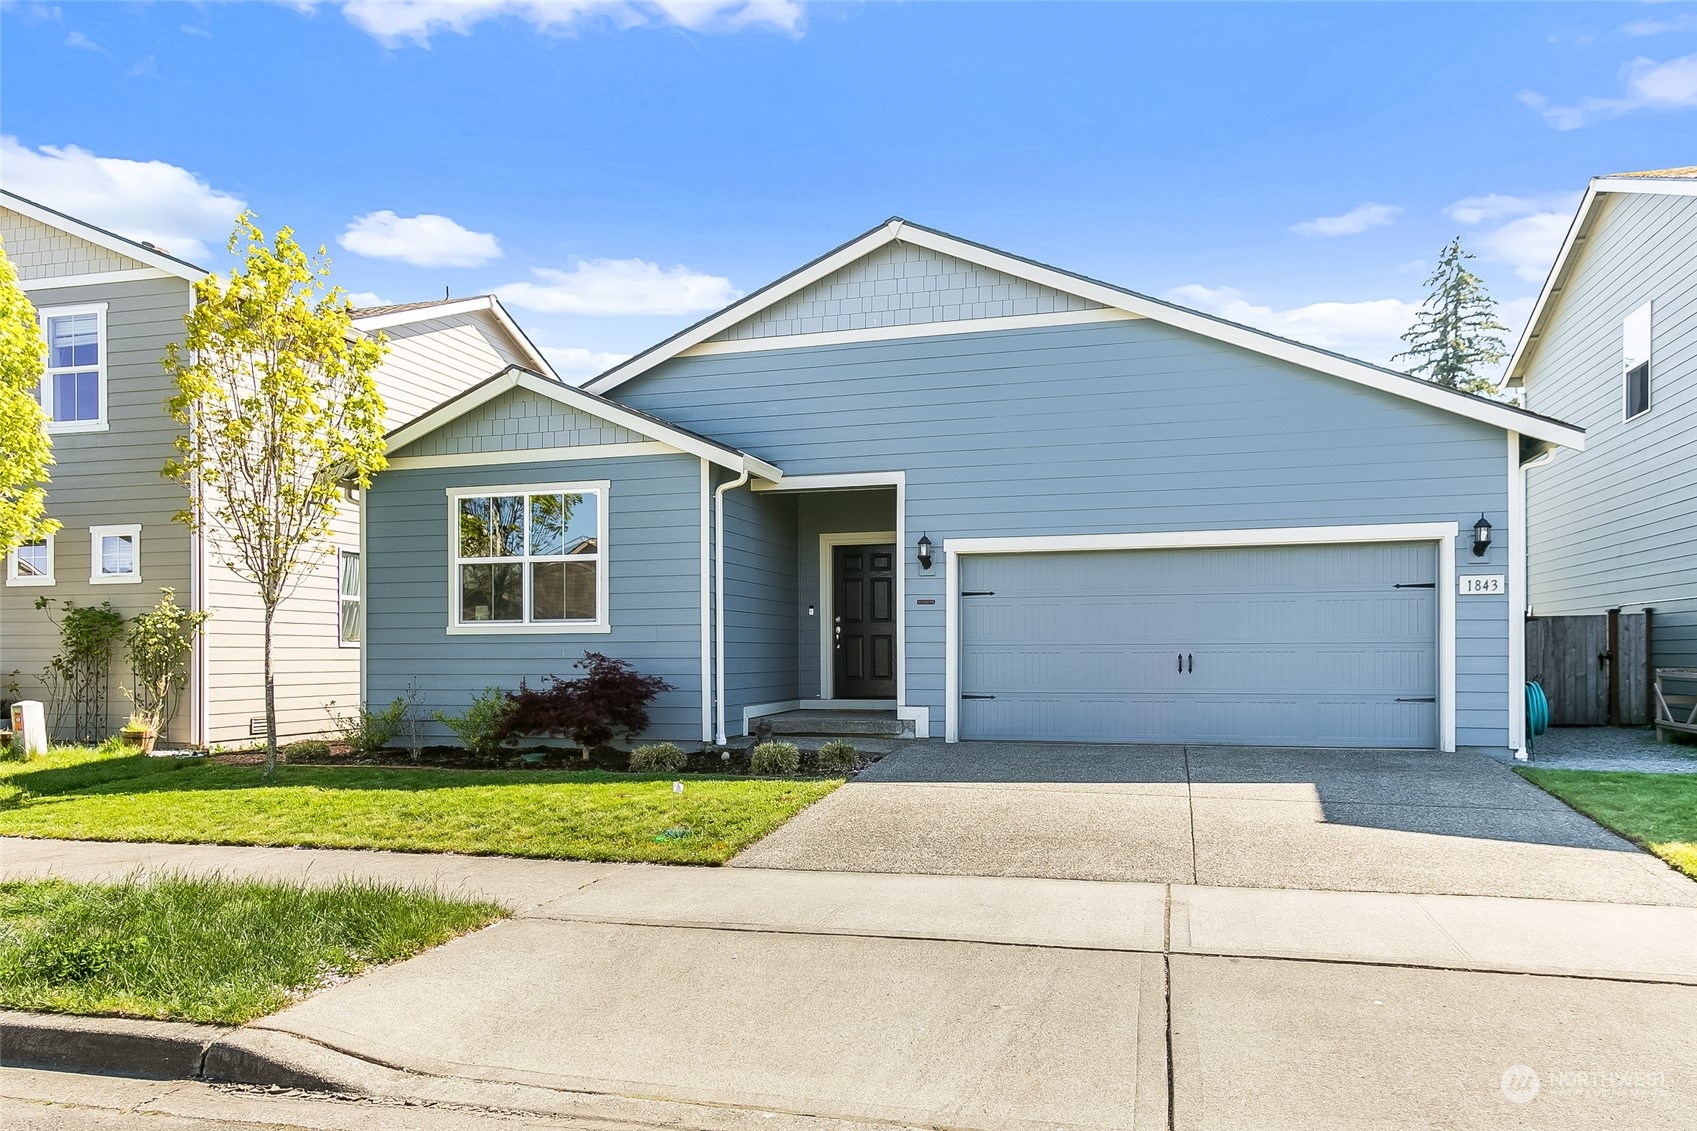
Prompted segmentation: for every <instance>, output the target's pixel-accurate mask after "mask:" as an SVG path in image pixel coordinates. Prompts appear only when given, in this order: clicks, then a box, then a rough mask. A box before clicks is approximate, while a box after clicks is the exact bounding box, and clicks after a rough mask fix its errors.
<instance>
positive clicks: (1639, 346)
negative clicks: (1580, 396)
mask: <svg viewBox="0 0 1697 1131" xmlns="http://www.w3.org/2000/svg"><path fill="white" fill-rule="evenodd" d="M1620 345H1621V351H1620V355H1621V356H1620V375H1621V384H1622V388H1621V394H1620V400H1621V419H1622V420H1631V419H1632V418H1633V417H1635V416H1641V415H1643V414H1644V413H1646V412H1649V411H1650V304H1649V303H1645V304H1644V305H1643V306H1641V307H1639V308H1638V309H1637V310H1634V311H1633V312H1632V313H1631V314H1628V315H1627V316H1626V317H1625V318H1624V319H1622V320H1621V324H1620Z"/></svg>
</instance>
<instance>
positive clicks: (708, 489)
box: [699, 460, 713, 742]
mask: <svg viewBox="0 0 1697 1131" xmlns="http://www.w3.org/2000/svg"><path fill="white" fill-rule="evenodd" d="M712 480H713V465H712V464H710V463H708V462H707V461H706V460H702V461H701V501H700V504H699V505H700V507H701V515H700V517H701V741H703V742H712V741H713V548H712V529H711V527H712V509H711V508H712V503H711V502H710V499H711V496H712Z"/></svg>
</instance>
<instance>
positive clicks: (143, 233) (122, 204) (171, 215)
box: [0, 136, 247, 261]
mask: <svg viewBox="0 0 1697 1131" xmlns="http://www.w3.org/2000/svg"><path fill="white" fill-rule="evenodd" d="M0 182H3V183H4V184H5V187H6V188H7V189H9V190H11V191H12V192H15V193H17V194H18V195H19V196H27V197H29V198H30V199H31V200H38V201H40V202H41V203H43V204H45V205H47V206H49V207H51V208H57V209H58V210H59V211H61V212H65V213H67V214H69V215H71V216H75V217H76V218H77V219H79V220H86V221H88V222H89V223H91V224H94V225H96V226H98V227H102V228H107V229H110V230H111V231H114V232H117V233H118V234H119V235H121V236H124V237H126V238H128V239H132V240H141V241H145V242H147V243H151V244H154V245H155V246H157V247H159V248H161V249H163V250H164V251H167V252H170V253H171V254H172V255H175V256H177V257H179V258H181V259H189V260H200V261H204V260H206V259H208V258H209V257H210V255H211V252H210V251H209V250H208V246H209V245H208V243H207V241H212V243H213V244H215V245H221V244H222V243H223V241H224V240H225V239H227V238H228V237H229V234H230V229H231V228H233V227H235V222H236V217H237V216H239V215H240V214H241V213H242V212H243V211H244V210H245V209H246V208H247V202H246V201H244V200H242V199H241V198H240V197H238V196H235V195H233V194H231V193H227V192H220V191H218V190H217V189H214V188H213V187H212V186H211V185H209V184H207V183H206V182H205V181H203V180H201V179H200V178H199V177H197V176H195V175H194V174H193V173H191V172H189V171H188V170H187V169H183V168H180V167H178V166H176V165H167V164H166V163H165V162H163V161H131V160H128V159H126V158H122V157H96V156H95V155H94V154H92V153H90V152H88V150H86V149H79V148H78V147H76V146H74V145H66V146H55V145H44V146H42V147H41V148H40V149H38V150H37V149H31V148H29V147H28V146H25V145H22V144H20V143H19V142H18V139H17V138H15V137H11V136H0Z"/></svg>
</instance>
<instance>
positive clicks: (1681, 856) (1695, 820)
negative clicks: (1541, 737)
mask: <svg viewBox="0 0 1697 1131" xmlns="http://www.w3.org/2000/svg"><path fill="white" fill-rule="evenodd" d="M1515 773H1517V774H1519V775H1520V776H1521V777H1523V778H1525V779H1526V780H1527V781H1529V782H1531V783H1532V784H1533V785H1536V786H1538V787H1539V788H1540V789H1542V790H1544V791H1545V792H1546V793H1549V794H1552V795H1554V796H1555V797H1557V798H1559V799H1561V800H1562V801H1564V802H1566V803H1567V804H1568V805H1571V806H1572V807H1573V808H1575V809H1577V810H1579V811H1580V812H1581V813H1583V814H1585V815H1586V816H1587V817H1590V818H1591V819H1592V820H1593V821H1596V822H1597V823H1598V824H1600V825H1603V826H1605V827H1607V828H1610V829H1613V830H1614V831H1615V832H1617V833H1619V834H1620V835H1621V836H1623V837H1625V838H1626V839H1627V840H1630V841H1631V842H1632V843H1634V844H1637V845H1640V846H1642V847H1644V848H1647V849H1649V850H1650V851H1651V852H1654V853H1655V854H1656V855H1657V856H1660V857H1661V858H1662V859H1663V860H1666V861H1667V862H1668V863H1669V864H1672V865H1673V866H1674V867H1675V868H1677V869H1679V870H1680V871H1681V872H1684V873H1685V874H1686V875H1687V876H1690V877H1691V878H1692V879H1694V880H1697V774H1640V773H1632V772H1629V771H1625V770H1540V769H1533V768H1530V767H1522V766H1516V767H1515Z"/></svg>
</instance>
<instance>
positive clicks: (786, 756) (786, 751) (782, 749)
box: [748, 742, 801, 776]
mask: <svg viewBox="0 0 1697 1131" xmlns="http://www.w3.org/2000/svg"><path fill="white" fill-rule="evenodd" d="M748 768H749V770H750V772H752V773H756V774H763V775H767V776H771V775H777V774H793V773H795V772H796V770H798V769H800V768H801V751H800V750H797V749H796V745H795V743H793V742H762V743H761V744H760V745H759V746H756V747H755V748H754V755H753V757H751V758H750V759H749V760H748Z"/></svg>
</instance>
